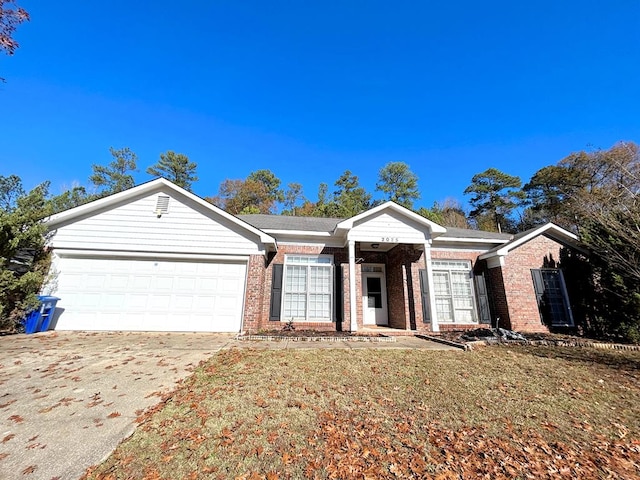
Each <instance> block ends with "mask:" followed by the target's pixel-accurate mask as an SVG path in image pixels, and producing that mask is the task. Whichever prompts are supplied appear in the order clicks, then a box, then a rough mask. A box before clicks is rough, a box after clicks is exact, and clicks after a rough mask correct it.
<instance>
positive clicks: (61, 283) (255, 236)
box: [42, 178, 277, 332]
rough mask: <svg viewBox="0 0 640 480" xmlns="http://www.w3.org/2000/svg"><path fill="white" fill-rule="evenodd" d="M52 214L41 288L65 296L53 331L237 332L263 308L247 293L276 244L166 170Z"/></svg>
mask: <svg viewBox="0 0 640 480" xmlns="http://www.w3.org/2000/svg"><path fill="white" fill-rule="evenodd" d="M46 223H47V227H48V229H49V240H48V241H49V245H48V247H49V249H50V251H51V253H52V264H51V269H50V272H49V278H48V280H47V282H46V284H45V286H44V287H43V289H42V293H43V294H45V295H53V296H56V297H59V298H60V299H61V300H60V301H59V302H58V305H57V308H56V312H55V315H54V317H53V318H54V320H53V322H52V323H53V325H54V328H55V329H56V330H110V331H155V332H240V331H241V330H242V329H243V328H244V324H243V322H245V321H246V322H250V321H251V318H252V317H251V316H252V315H253V316H255V315H259V314H260V305H257V304H256V302H255V300H254V301H251V300H247V298H246V294H247V293H246V292H247V291H250V292H253V293H255V292H256V291H257V290H258V289H259V288H260V287H259V285H260V281H262V276H261V275H262V273H261V272H262V271H263V270H264V267H263V265H264V264H265V262H267V261H268V259H269V257H270V256H271V255H273V254H274V253H275V252H276V251H277V243H276V241H275V239H274V238H273V237H271V236H270V235H268V234H266V233H265V232H263V231H261V230H259V229H257V228H255V227H253V226H251V225H249V224H248V223H246V222H244V221H243V220H241V219H239V218H237V217H235V216H234V215H231V214H229V213H227V212H225V211H223V210H221V209H220V208H218V207H216V206H215V205H212V204H211V203H209V202H207V201H205V200H203V199H202V198H200V197H198V196H196V195H194V194H193V193H191V192H188V191H186V190H184V189H182V188H180V187H178V186H177V185H175V184H173V183H171V182H169V181H168V180H165V179H164V178H158V179H156V180H152V181H150V182H148V183H144V184H142V185H138V186H136V187H133V188H131V189H129V190H125V191H123V192H119V193H116V194H113V195H110V196H108V197H104V198H101V199H98V200H95V201H93V202H90V203H87V204H84V205H80V206H78V207H75V208H72V209H70V210H66V211H64V212H60V213H57V214H55V215H52V216H51V217H50V218H49V219H47V221H46ZM249 266H252V267H251V268H250V267H249ZM249 271H252V272H253V274H251V275H250V274H249ZM248 284H249V287H248V286H247V285H248ZM247 312H249V313H247Z"/></svg>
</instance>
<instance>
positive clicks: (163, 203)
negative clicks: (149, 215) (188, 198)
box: [156, 195, 169, 215]
mask: <svg viewBox="0 0 640 480" xmlns="http://www.w3.org/2000/svg"><path fill="white" fill-rule="evenodd" d="M163 213H169V197H167V196H166V195H158V201H157V203H156V215H162V214H163Z"/></svg>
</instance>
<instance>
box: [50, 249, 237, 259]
mask: <svg viewBox="0 0 640 480" xmlns="http://www.w3.org/2000/svg"><path fill="white" fill-rule="evenodd" d="M53 253H54V254H55V255H56V256H58V257H60V258H66V257H83V258H87V257H89V258H144V259H146V258H150V259H154V258H158V259H168V260H198V261H209V262H215V261H227V262H248V261H249V256H248V255H206V254H199V253H157V252H136V251H129V250H79V249H62V248H56V249H54V250H53Z"/></svg>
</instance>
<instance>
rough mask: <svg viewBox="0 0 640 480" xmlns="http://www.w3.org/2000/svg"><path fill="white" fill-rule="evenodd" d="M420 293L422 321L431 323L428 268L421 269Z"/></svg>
mask: <svg viewBox="0 0 640 480" xmlns="http://www.w3.org/2000/svg"><path fill="white" fill-rule="evenodd" d="M420 294H421V296H422V321H423V322H424V323H431V303H430V301H429V276H428V275H427V271H426V270H424V269H423V270H420Z"/></svg>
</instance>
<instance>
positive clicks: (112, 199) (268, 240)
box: [46, 178, 278, 251]
mask: <svg viewBox="0 0 640 480" xmlns="http://www.w3.org/2000/svg"><path fill="white" fill-rule="evenodd" d="M163 187H166V188H168V189H170V190H172V191H173V192H175V193H176V194H178V195H181V196H183V197H186V198H187V199H189V200H191V201H192V202H194V203H197V204H198V205H200V206H202V207H204V208H205V209H207V210H210V211H212V212H214V213H216V214H217V215H219V216H221V217H223V218H225V219H226V220H228V221H230V222H232V223H235V224H236V225H238V226H240V227H242V228H243V229H245V230H247V231H249V232H251V233H253V234H254V235H256V236H258V238H259V239H260V241H261V242H262V243H263V244H264V245H266V246H267V247H271V248H272V249H273V250H274V251H277V249H278V245H277V243H276V240H275V238H273V237H272V236H271V235H268V234H267V233H265V232H263V231H262V230H259V229H257V228H255V227H254V226H252V225H250V224H248V223H247V222H245V221H243V220H240V219H239V218H237V217H236V216H234V215H231V214H230V213H227V212H225V211H224V210H222V209H221V208H218V207H216V206H215V205H213V204H211V203H209V202H207V201H206V200H204V199H202V198H200V197H199V196H197V195H195V194H193V193H191V192H189V191H187V190H185V189H184V188H180V187H179V186H177V185H176V184H174V183H172V182H170V181H169V180H166V179H164V178H157V179H155V180H151V181H150V182H147V183H143V184H142V185H138V186H136V187H133V188H130V189H128V190H125V191H123V192H119V193H115V194H113V195H109V196H108V197H104V198H100V199H98V200H95V201H93V202H90V203H87V204H85V205H80V206H79V207H75V208H72V209H70V210H66V211H64V212H60V213H57V214H55V215H52V216H51V217H49V218H48V219H47V221H46V224H47V226H48V227H49V229H53V228H55V227H56V225H59V224H61V223H64V222H68V221H71V220H73V219H74V218H79V217H82V216H85V215H90V214H91V213H93V212H97V211H99V210H102V209H105V208H108V207H110V206H112V205H117V204H119V203H121V202H124V201H126V200H129V199H132V198H136V197H138V196H142V195H145V194H150V193H153V192H155V191H160V190H161V189H162V188H163Z"/></svg>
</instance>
